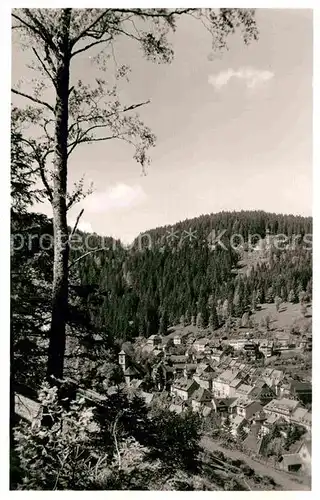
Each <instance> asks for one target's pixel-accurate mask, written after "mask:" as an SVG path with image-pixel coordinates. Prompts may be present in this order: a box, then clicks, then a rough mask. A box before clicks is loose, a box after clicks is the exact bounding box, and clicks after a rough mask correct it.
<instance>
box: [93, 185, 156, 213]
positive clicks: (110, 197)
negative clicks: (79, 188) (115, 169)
mask: <svg viewBox="0 0 320 500" xmlns="http://www.w3.org/2000/svg"><path fill="white" fill-rule="evenodd" d="M146 197H147V195H146V193H145V192H144V190H143V188H142V187H141V186H140V185H138V184H136V185H133V186H129V185H128V184H123V183H117V184H115V185H114V186H110V187H108V188H107V189H106V190H105V191H100V192H96V193H93V194H92V195H91V196H89V197H88V198H86V200H85V201H84V205H85V210H87V211H89V212H91V213H102V212H107V211H110V210H115V209H121V208H128V207H133V206H136V205H140V204H141V203H142V202H143V201H144V200H145V199H146Z"/></svg>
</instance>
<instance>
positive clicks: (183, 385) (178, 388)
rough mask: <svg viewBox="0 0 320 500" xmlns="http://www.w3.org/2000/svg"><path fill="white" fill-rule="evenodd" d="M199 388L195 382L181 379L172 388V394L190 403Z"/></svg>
mask: <svg viewBox="0 0 320 500" xmlns="http://www.w3.org/2000/svg"><path fill="white" fill-rule="evenodd" d="M198 388H199V384H197V382H196V381H195V380H192V379H188V378H184V377H183V378H179V379H177V380H175V381H174V382H173V384H172V386H171V392H172V393H174V394H176V395H177V396H179V397H180V398H181V399H183V400H184V401H188V400H189V399H190V397H191V396H192V394H193V393H194V392H195V391H196V390H197V389H198Z"/></svg>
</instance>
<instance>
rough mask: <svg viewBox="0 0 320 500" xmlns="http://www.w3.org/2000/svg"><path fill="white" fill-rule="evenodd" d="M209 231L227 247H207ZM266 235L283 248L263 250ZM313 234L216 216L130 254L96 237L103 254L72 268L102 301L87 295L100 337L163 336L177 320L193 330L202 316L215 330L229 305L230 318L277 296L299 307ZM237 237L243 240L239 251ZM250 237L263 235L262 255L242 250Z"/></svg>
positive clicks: (168, 229)
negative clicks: (283, 240)
mask: <svg viewBox="0 0 320 500" xmlns="http://www.w3.org/2000/svg"><path fill="white" fill-rule="evenodd" d="M212 230H214V231H215V234H216V235H218V234H221V233H222V232H223V231H225V232H224V233H223V236H222V237H221V242H222V243H223V245H225V247H226V248H224V247H223V246H222V245H220V244H217V245H216V247H215V248H213V246H212V245H210V238H209V236H210V234H211V233H212ZM268 232H269V235H271V236H272V235H277V234H281V235H282V234H284V235H287V236H288V238H289V241H290V243H289V245H287V248H286V245H280V244H279V245H278V248H276V246H275V245H272V244H270V245H269V247H268V245H267V243H266V241H267V239H268V237H269V239H271V236H268ZM311 233H312V220H311V218H304V217H299V216H292V215H277V214H270V213H265V212H262V211H254V212H230V213H228V212H221V213H218V214H210V215H203V216H200V217H197V218H194V219H190V220H185V221H183V222H179V223H177V224H175V225H174V226H165V227H162V228H156V229H153V230H150V231H148V233H145V234H144V235H140V237H139V238H137V239H136V240H135V242H134V244H133V245H132V246H131V247H130V248H129V249H125V248H124V247H122V246H121V244H120V242H113V243H112V241H111V240H108V239H102V238H100V237H97V236H94V235H93V236H91V237H90V246H91V247H95V246H96V247H99V246H100V247H101V246H103V247H104V250H102V251H99V252H93V253H91V254H89V255H88V256H86V257H84V258H83V259H81V260H79V262H78V263H77V264H75V267H76V268H77V272H78V273H79V278H80V282H81V285H82V286H88V285H90V286H94V287H97V290H96V293H97V291H98V292H99V296H100V299H99V303H98V304H97V303H96V302H95V300H94V297H95V295H90V294H89V295H88V304H89V306H90V310H91V314H92V317H93V319H94V322H95V324H96V325H97V326H98V327H99V328H100V329H101V333H102V335H107V336H108V337H109V338H110V337H111V338H113V339H115V340H121V341H125V340H130V339H131V338H132V337H134V336H136V335H142V336H149V335H151V334H153V333H156V332H158V331H159V329H160V331H161V332H162V333H164V332H165V330H166V329H167V327H168V326H169V325H174V324H176V323H178V322H179V321H180V319H181V316H183V317H184V321H185V322H186V324H190V323H192V322H193V323H195V321H196V319H197V316H198V320H199V314H200V316H201V322H202V325H203V326H208V323H210V322H211V324H212V327H213V328H215V327H218V326H219V324H220V323H221V322H222V321H223V320H224V319H225V316H226V314H225V313H223V312H222V308H223V307H222V306H223V305H224V308H226V301H227V303H228V305H227V308H228V316H235V317H240V316H241V315H242V314H243V313H244V312H245V311H246V310H247V309H248V307H251V306H252V305H253V304H254V303H257V302H261V303H263V302H273V301H274V298H275V297H276V296H278V297H280V298H282V300H284V301H286V300H290V301H292V302H298V297H299V293H300V292H301V291H306V292H307V293H308V294H309V296H311V294H312V281H311V280H312V252H311V248H310V245H307V244H306V241H307V235H309V234H311ZM235 234H236V235H241V236H242V237H243V241H244V242H245V244H244V245H243V244H242V246H241V247H240V246H239V241H240V236H237V238H233V237H232V235H235ZM250 235H256V236H255V238H252V242H253V243H255V242H256V241H257V235H260V236H261V238H262V239H263V240H262V248H261V249H260V250H253V251H251V252H250V251H249V252H248V251H247V250H248V248H247V246H248V245H247V243H248V242H250ZM298 235H300V236H298ZM82 236H83V237H84V235H82ZM266 236H267V238H266ZM232 238H233V239H232ZM292 238H294V240H293V239H292ZM230 241H231V242H232V243H233V244H231V243H230ZM253 246H254V245H253ZM108 247H109V249H108ZM263 247H264V248H263ZM249 250H250V249H249ZM75 255H77V256H78V255H80V251H79V250H78V251H77V252H75ZM250 255H254V256H257V257H256V258H255V259H254V264H252V265H250V264H249V265H246V266H245V269H244V271H243V270H241V266H242V265H243V262H244V261H246V260H247V262H249V263H250ZM243 259H244V260H243Z"/></svg>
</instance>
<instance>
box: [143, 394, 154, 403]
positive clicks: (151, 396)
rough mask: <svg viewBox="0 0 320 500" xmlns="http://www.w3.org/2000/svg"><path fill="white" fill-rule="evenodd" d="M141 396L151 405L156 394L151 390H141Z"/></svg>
mask: <svg viewBox="0 0 320 500" xmlns="http://www.w3.org/2000/svg"><path fill="white" fill-rule="evenodd" d="M140 397H141V398H142V399H143V400H144V402H145V403H146V404H147V405H149V404H150V403H151V402H152V400H153V397H154V394H152V393H150V392H145V391H141V392H140Z"/></svg>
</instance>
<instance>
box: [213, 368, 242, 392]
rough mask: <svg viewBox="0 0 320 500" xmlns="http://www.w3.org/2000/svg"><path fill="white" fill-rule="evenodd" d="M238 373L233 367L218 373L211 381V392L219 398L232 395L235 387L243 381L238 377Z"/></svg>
mask: <svg viewBox="0 0 320 500" xmlns="http://www.w3.org/2000/svg"><path fill="white" fill-rule="evenodd" d="M240 373H241V372H240V370H238V369H233V368H231V369H228V370H225V371H224V372H222V373H220V375H218V376H217V378H216V379H214V380H213V381H212V382H213V383H212V392H213V394H214V395H215V396H217V397H220V398H228V397H232V396H233V395H234V394H235V392H236V388H237V387H239V386H240V385H241V384H242V382H243V381H242V380H241V379H240V378H238V375H240ZM231 384H232V385H231Z"/></svg>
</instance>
